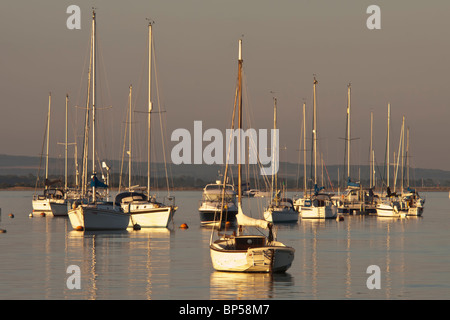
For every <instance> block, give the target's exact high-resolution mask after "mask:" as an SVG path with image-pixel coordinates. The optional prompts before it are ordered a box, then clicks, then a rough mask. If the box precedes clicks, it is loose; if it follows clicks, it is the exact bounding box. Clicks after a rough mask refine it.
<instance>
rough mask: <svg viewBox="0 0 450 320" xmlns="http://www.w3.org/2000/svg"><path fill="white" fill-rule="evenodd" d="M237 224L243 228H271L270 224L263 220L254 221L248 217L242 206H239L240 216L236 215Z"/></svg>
mask: <svg viewBox="0 0 450 320" xmlns="http://www.w3.org/2000/svg"><path fill="white" fill-rule="evenodd" d="M236 219H237V223H238V225H241V226H247V227H260V228H263V229H268V228H269V222H268V221H265V220H261V219H254V218H251V217H249V216H246V215H245V214H244V212H242V207H241V204H240V203H239V204H238V214H237V215H236Z"/></svg>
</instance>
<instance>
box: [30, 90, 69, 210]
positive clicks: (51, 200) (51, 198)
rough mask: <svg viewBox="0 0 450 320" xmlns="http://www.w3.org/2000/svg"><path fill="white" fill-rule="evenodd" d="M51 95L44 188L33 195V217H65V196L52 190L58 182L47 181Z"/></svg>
mask: <svg viewBox="0 0 450 320" xmlns="http://www.w3.org/2000/svg"><path fill="white" fill-rule="evenodd" d="M51 102H52V95H51V93H50V94H49V96H48V114H47V130H46V131H47V149H46V150H47V151H46V155H45V186H44V192H43V194H41V195H37V194H35V195H34V196H33V200H32V206H33V215H46V214H49V215H53V216H67V203H66V200H65V198H66V194H65V192H64V190H63V189H61V188H54V187H51V185H53V184H55V183H57V182H59V180H56V181H50V180H49V179H48V156H49V141H50V110H51Z"/></svg>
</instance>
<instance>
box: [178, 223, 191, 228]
mask: <svg viewBox="0 0 450 320" xmlns="http://www.w3.org/2000/svg"><path fill="white" fill-rule="evenodd" d="M187 228H189V227H188V225H187V224H186V223H183V224H182V225H181V226H180V229H187Z"/></svg>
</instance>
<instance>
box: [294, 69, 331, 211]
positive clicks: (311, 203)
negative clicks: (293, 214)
mask: <svg viewBox="0 0 450 320" xmlns="http://www.w3.org/2000/svg"><path fill="white" fill-rule="evenodd" d="M317 83H318V81H317V80H316V78H315V77H314V83H313V93H314V94H313V130H312V134H313V139H312V142H313V152H312V156H314V189H312V190H314V191H312V190H310V191H309V194H308V191H305V196H304V200H303V203H301V208H300V210H301V217H302V219H332V218H336V215H337V213H336V212H337V210H336V206H335V205H334V204H333V202H332V201H331V196H332V195H331V194H329V193H323V192H320V191H321V190H322V189H323V188H319V187H318V186H317V112H316V85H317ZM312 165H313V161H311V167H312ZM311 171H312V170H311ZM311 174H312V172H311ZM313 192H314V193H313Z"/></svg>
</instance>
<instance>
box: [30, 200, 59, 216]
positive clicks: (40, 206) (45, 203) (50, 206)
mask: <svg viewBox="0 0 450 320" xmlns="http://www.w3.org/2000/svg"><path fill="white" fill-rule="evenodd" d="M32 206H33V215H41V214H42V213H44V214H49V215H53V216H67V202H66V201H65V200H51V199H33V201H32Z"/></svg>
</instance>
